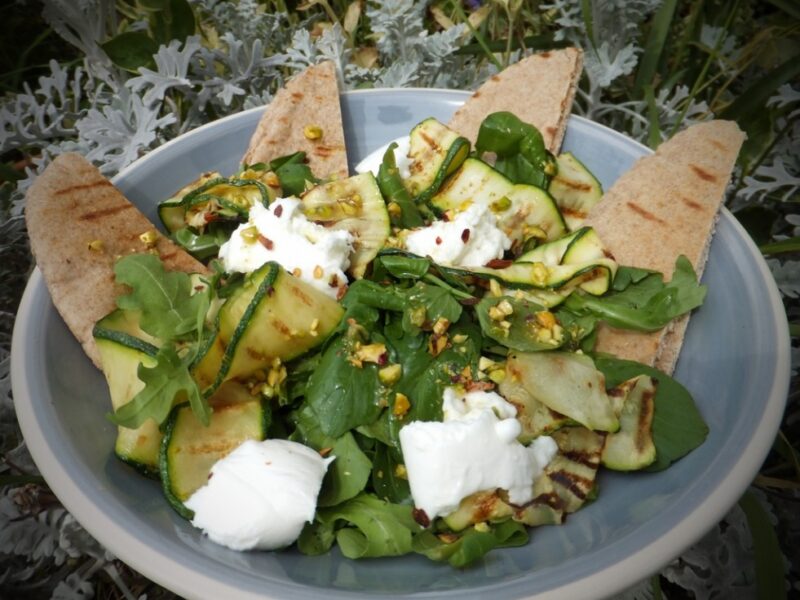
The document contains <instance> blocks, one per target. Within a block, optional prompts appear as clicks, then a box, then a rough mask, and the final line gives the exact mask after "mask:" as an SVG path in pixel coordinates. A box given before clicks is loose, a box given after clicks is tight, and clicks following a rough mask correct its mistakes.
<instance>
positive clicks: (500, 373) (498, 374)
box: [489, 369, 506, 383]
mask: <svg viewBox="0 0 800 600" xmlns="http://www.w3.org/2000/svg"><path fill="white" fill-rule="evenodd" d="M505 378H506V370H505V369H493V370H491V371H489V379H491V380H492V381H494V382H495V383H502V382H503V380H504V379H505Z"/></svg>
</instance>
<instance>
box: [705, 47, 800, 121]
mask: <svg viewBox="0 0 800 600" xmlns="http://www.w3.org/2000/svg"><path fill="white" fill-rule="evenodd" d="M799 59H800V56H798V55H797V54H795V55H794V56H792V57H790V58H788V59H787V60H786V61H784V62H783V63H781V64H780V65H779V66H777V67H775V68H774V69H773V70H772V71H770V72H769V73H767V74H766V75H764V76H763V77H761V78H760V79H758V80H756V81H755V82H753V83H752V84H750V86H749V87H748V88H747V89H745V90H743V91H742V92H741V93H740V94H739V96H738V97H737V98H736V100H734V101H733V102H731V103H730V104H729V105H728V106H726V107H725V108H723V109H722V110H721V111H720V117H723V118H725V119H732V120H734V121H739V120H740V119H747V118H748V117H751V116H753V115H756V114H758V113H760V112H761V111H763V110H764V107H765V106H766V104H767V100H769V98H770V96H772V94H774V93H775V90H777V89H778V88H779V87H780V86H782V85H783V84H784V83H788V82H790V81H792V80H793V79H794V78H795V77H800V60H799Z"/></svg>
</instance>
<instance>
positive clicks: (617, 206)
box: [585, 120, 745, 373]
mask: <svg viewBox="0 0 800 600" xmlns="http://www.w3.org/2000/svg"><path fill="white" fill-rule="evenodd" d="M744 139H745V136H744V133H742V131H741V130H740V129H739V127H738V126H737V125H736V123H734V122H732V121H720V120H715V121H709V122H706V123H699V124H696V125H693V126H691V127H689V128H688V129H685V130H684V131H682V132H680V133H678V134H677V135H675V136H674V137H673V138H672V139H671V140H669V141H667V142H665V143H663V144H662V145H661V146H659V148H658V150H657V151H656V153H655V154H653V155H651V156H646V157H644V158H641V159H639V160H638V161H637V162H636V164H635V165H634V166H633V168H631V169H630V170H629V171H628V172H626V173H625V174H623V175H622V176H621V177H620V178H619V179H618V180H617V181H616V182H615V183H614V185H613V186H612V187H611V189H609V190H608V192H606V194H605V196H604V197H603V199H602V200H601V201H600V202H599V203H598V204H597V205H595V207H594V208H593V209H592V210H591V211H590V213H589V216H588V218H587V220H586V222H585V225H590V226H592V227H594V229H595V230H596V231H597V233H598V234H599V236H600V239H602V240H603V243H604V244H605V246H606V248H607V249H608V250H609V251H610V252H611V253H612V254H613V255H614V258H615V259H616V260H617V262H619V263H620V264H623V265H630V266H634V267H641V268H646V269H653V270H656V271H660V272H661V273H664V274H665V276H666V277H667V278H669V277H671V274H672V271H673V268H674V265H675V259H676V258H677V257H678V256H679V255H681V254H683V255H685V256H686V257H687V258H688V259H689V261H690V262H691V263H692V266H693V267H694V269H695V271H696V272H697V275H698V277H700V276H701V275H702V273H703V268H704V266H705V263H706V259H707V257H708V250H709V246H710V243H711V238H712V236H713V233H714V227H715V225H716V222H717V218H718V215H719V209H720V206H721V204H722V200H723V198H724V193H725V187H726V186H727V184H728V181H729V179H730V176H731V172H732V170H733V166H734V164H735V162H736V157H737V156H738V154H739V149H740V148H741V145H742V143H743V142H744ZM688 319H689V315H685V316H684V317H682V318H681V319H678V320H677V321H675V322H673V323H672V325H671V326H670V327H667V328H665V329H663V330H661V331H657V332H653V333H639V332H633V331H622V330H619V329H614V328H611V327H605V326H604V327H601V328H600V331H599V332H598V340H597V350H598V351H601V352H608V353H611V354H614V355H616V356H618V357H620V358H627V359H630V360H636V361H639V362H642V363H645V364H648V365H652V366H655V367H657V368H659V369H661V370H662V371H664V372H666V373H671V372H672V371H673V369H674V367H675V363H676V361H677V358H678V353H679V352H680V347H681V345H682V343H683V337H684V333H685V331H686V326H687V324H688Z"/></svg>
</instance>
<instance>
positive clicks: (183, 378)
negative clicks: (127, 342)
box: [108, 345, 211, 429]
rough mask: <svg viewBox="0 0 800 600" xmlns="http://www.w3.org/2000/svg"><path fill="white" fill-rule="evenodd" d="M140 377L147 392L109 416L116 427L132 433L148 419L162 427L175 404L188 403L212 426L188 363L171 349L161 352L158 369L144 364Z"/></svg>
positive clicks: (157, 357)
mask: <svg viewBox="0 0 800 600" xmlns="http://www.w3.org/2000/svg"><path fill="white" fill-rule="evenodd" d="M138 375H139V379H141V380H142V381H143V382H144V384H145V385H144V388H143V389H142V390H141V391H140V392H139V393H138V394H136V395H135V396H134V397H133V398H132V399H131V400H130V402H128V403H127V404H124V405H123V406H121V407H120V408H119V409H117V410H116V411H115V412H114V413H110V414H109V415H108V418H109V419H110V420H111V421H112V422H113V423H115V424H117V425H121V426H122V427H129V428H131V429H136V428H138V427H140V426H141V425H142V423H144V422H145V421H146V420H147V419H148V418H153V419H154V420H155V421H156V422H157V423H161V422H163V421H164V419H166V418H167V416H168V415H169V411H170V409H171V408H172V406H173V405H174V404H177V403H179V402H185V401H186V400H188V401H189V403H190V405H191V407H192V410H193V411H194V413H195V415H197V417H198V418H199V419H200V421H201V422H202V423H204V424H206V425H207V424H208V422H209V419H210V418H211V410H210V409H209V407H208V404H207V403H206V402H205V400H204V399H203V397H202V396H201V395H200V391H199V390H198V389H197V384H196V383H195V381H194V379H192V376H191V374H190V373H189V367H188V361H186V360H182V359H181V358H180V356H178V353H177V352H176V351H175V349H174V348H173V347H172V346H171V345H167V346H164V347H162V348H160V349H159V351H158V354H156V364H155V365H154V366H152V367H145V366H144V365H141V364H140V365H139V371H138Z"/></svg>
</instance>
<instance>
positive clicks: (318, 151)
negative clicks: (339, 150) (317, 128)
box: [312, 145, 336, 157]
mask: <svg viewBox="0 0 800 600" xmlns="http://www.w3.org/2000/svg"><path fill="white" fill-rule="evenodd" d="M334 150H336V149H335V148H331V147H330V146H322V145H320V146H315V147H314V149H313V150H312V152H313V153H314V154H315V155H316V156H324V157H328V156H330V155H331V154H333V152H334Z"/></svg>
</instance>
